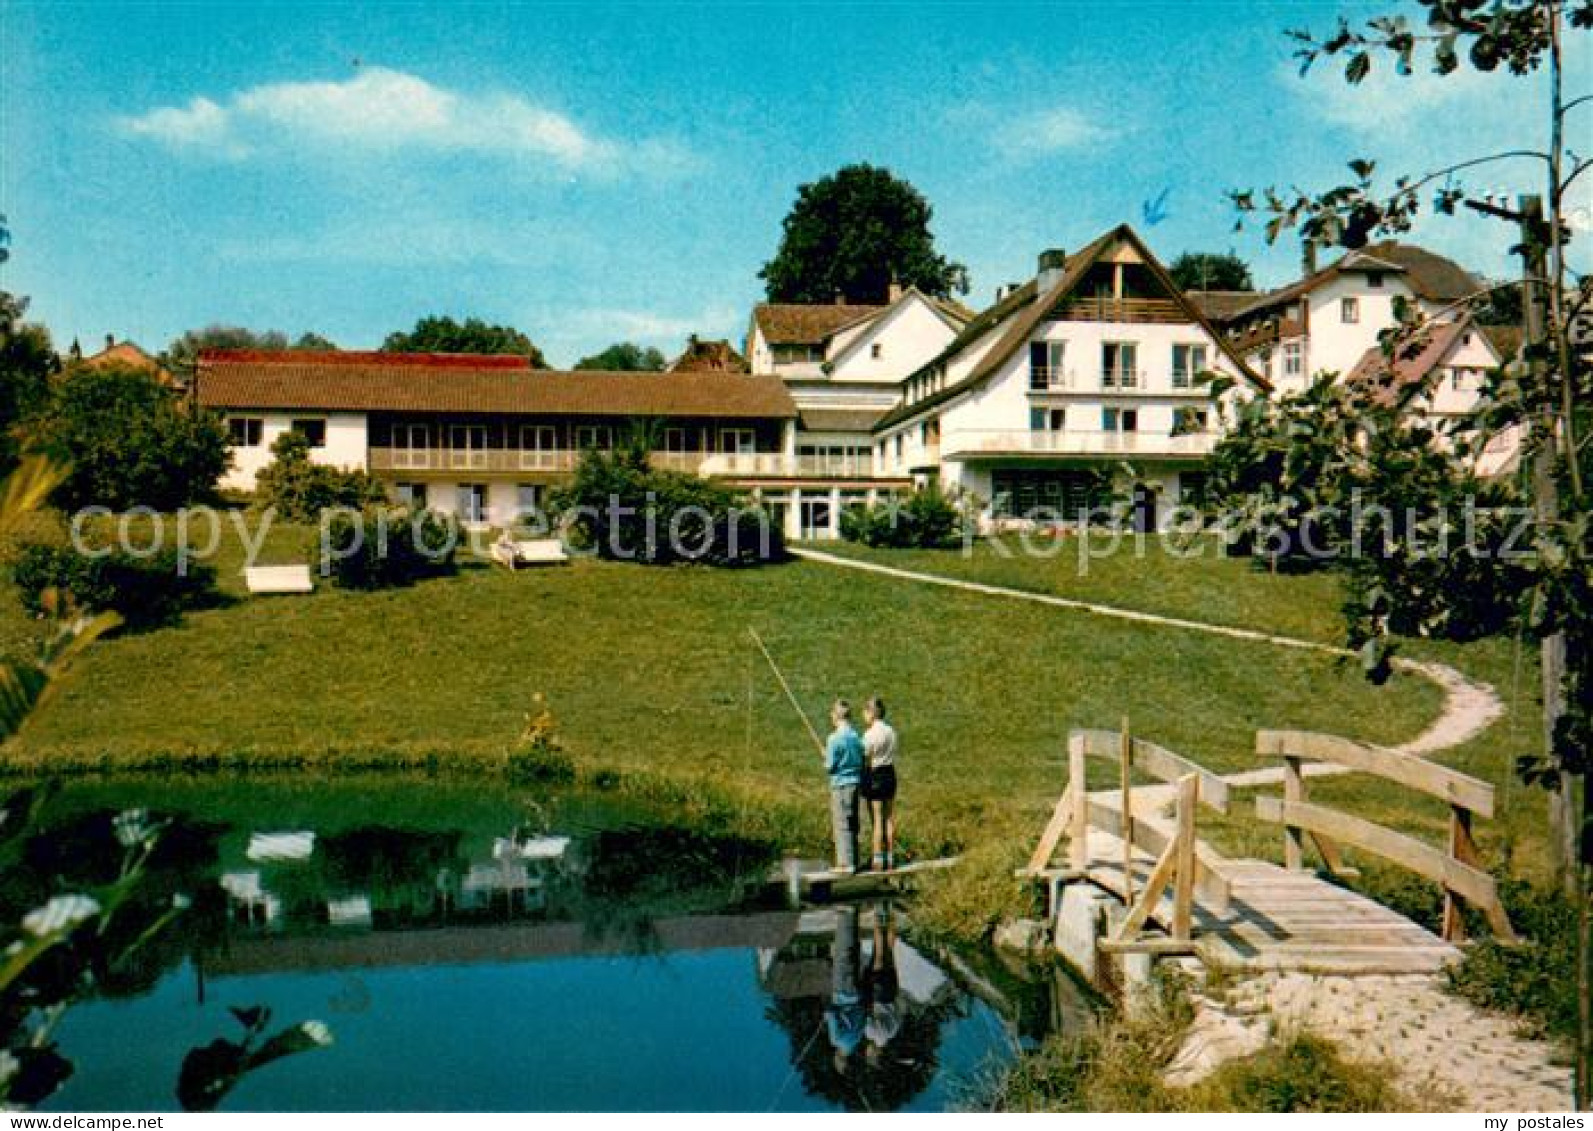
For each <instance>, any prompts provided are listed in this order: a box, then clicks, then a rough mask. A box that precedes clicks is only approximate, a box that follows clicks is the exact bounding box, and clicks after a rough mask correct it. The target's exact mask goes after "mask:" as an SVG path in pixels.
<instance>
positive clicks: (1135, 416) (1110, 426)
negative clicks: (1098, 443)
mask: <svg viewBox="0 0 1593 1131" xmlns="http://www.w3.org/2000/svg"><path fill="white" fill-rule="evenodd" d="M1101 431H1103V432H1138V431H1139V409H1137V408H1103V409H1102V410H1101Z"/></svg>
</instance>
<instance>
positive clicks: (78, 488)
mask: <svg viewBox="0 0 1593 1131" xmlns="http://www.w3.org/2000/svg"><path fill="white" fill-rule="evenodd" d="M36 438H37V443H38V445H39V448H40V449H41V450H42V451H44V452H46V453H48V454H49V455H51V456H52V457H54V458H56V459H58V460H60V461H62V462H64V463H68V464H70V465H71V468H72V470H71V473H70V474H69V475H68V476H67V477H66V480H65V482H63V483H62V484H61V486H60V487H59V488H57V490H56V492H55V495H54V499H55V502H56V503H57V504H59V505H60V506H61V507H63V508H64V509H66V510H76V509H78V508H80V507H86V506H105V507H110V508H111V509H112V510H126V509H128V508H130V507H135V506H147V507H153V508H155V509H156V510H159V511H169V510H176V509H177V508H178V507H183V506H187V505H189V504H191V503H196V502H201V501H204V500H205V499H208V498H209V497H210V496H211V495H212V493H213V492H214V490H215V486H216V480H217V479H219V478H220V477H221V473H222V472H223V471H225V470H226V469H227V458H228V457H227V450H228V445H229V441H228V439H227V432H226V430H225V428H223V427H222V424H221V419H220V417H218V416H216V415H215V414H214V413H211V412H206V411H203V410H201V409H198V408H195V407H194V406H193V405H192V404H190V403H189V402H188V401H186V400H185V399H183V397H182V395H181V394H180V393H178V392H176V391H175V390H173V389H171V388H169V387H168V386H166V385H163V384H161V383H160V382H159V381H157V380H156V379H155V378H154V376H153V375H152V374H151V373H149V372H148V371H147V370H143V369H138V368H135V367H133V366H130V365H121V364H112V365H105V366H101V367H99V368H95V369H87V368H81V367H73V368H71V369H68V370H67V371H66V372H65V373H64V374H63V375H62V377H61V379H60V381H59V382H57V384H56V388H55V394H54V396H53V397H52V398H51V401H50V405H49V408H48V409H47V410H46V411H45V412H44V414H43V415H42V416H41V417H40V418H39V421H38V427H37V433H36Z"/></svg>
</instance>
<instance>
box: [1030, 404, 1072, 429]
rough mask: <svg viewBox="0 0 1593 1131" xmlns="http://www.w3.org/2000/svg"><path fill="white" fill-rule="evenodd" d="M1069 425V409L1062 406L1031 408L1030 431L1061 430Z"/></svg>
mask: <svg viewBox="0 0 1593 1131" xmlns="http://www.w3.org/2000/svg"><path fill="white" fill-rule="evenodd" d="M1066 426H1067V410H1066V409H1060V408H1031V409H1030V410H1029V431H1031V432H1060V431H1062V429H1063V428H1064V427H1066Z"/></svg>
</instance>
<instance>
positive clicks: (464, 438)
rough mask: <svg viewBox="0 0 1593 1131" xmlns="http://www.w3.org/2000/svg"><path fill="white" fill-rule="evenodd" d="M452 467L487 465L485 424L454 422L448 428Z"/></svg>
mask: <svg viewBox="0 0 1593 1131" xmlns="http://www.w3.org/2000/svg"><path fill="white" fill-rule="evenodd" d="M448 442H449V444H450V446H451V447H452V449H453V451H452V452H451V453H450V466H452V467H486V466H487V426H486V425H485V424H455V425H454V426H453V427H452V428H450V429H449V430H448Z"/></svg>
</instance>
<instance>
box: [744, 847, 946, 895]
mask: <svg viewBox="0 0 1593 1131" xmlns="http://www.w3.org/2000/svg"><path fill="white" fill-rule="evenodd" d="M958 859H959V858H958V857H956V856H945V857H941V858H939V859H936V860H914V861H912V862H911V863H908V864H903V865H901V866H900V867H898V868H892V869H890V870H888V871H882V872H876V871H873V870H871V869H864V870H862V871H858V872H836V871H834V870H832V869H831V868H830V867H828V866H827V865H825V864H822V863H818V862H815V861H811V860H786V861H783V862H782V863H781V864H780V865H778V866H777V867H776V868H775V870H774V871H773V872H772V873H771V874H770V877H769V880H770V883H774V884H779V885H780V886H781V887H783V888H784V889H785V891H786V895H787V898H788V900H789V901H790V902H791V903H792V904H793V905H794V904H796V903H800V902H802V901H804V900H807V901H812V902H816V903H823V902H827V901H829V900H833V899H867V898H869V897H870V896H880V895H893V894H896V893H898V892H901V891H904V890H905V889H906V888H908V887H909V886H910V885H911V883H912V881H913V878H914V877H915V876H921V875H924V874H925V873H927V872H936V871H939V870H941V869H943V868H950V867H953V866H954V865H956V863H957V861H958Z"/></svg>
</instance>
